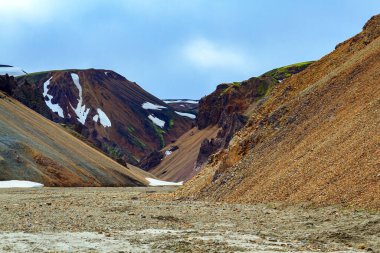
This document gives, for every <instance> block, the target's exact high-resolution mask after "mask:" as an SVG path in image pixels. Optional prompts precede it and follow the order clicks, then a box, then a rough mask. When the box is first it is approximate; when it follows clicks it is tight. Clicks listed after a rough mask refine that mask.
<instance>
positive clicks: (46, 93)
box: [13, 69, 193, 164]
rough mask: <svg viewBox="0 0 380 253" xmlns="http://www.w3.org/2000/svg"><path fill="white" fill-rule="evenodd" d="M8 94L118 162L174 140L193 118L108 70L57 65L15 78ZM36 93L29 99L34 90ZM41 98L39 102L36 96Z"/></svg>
mask: <svg viewBox="0 0 380 253" xmlns="http://www.w3.org/2000/svg"><path fill="white" fill-rule="evenodd" d="M17 81H18V87H17V89H16V90H15V91H14V94H13V96H14V97H15V98H17V99H18V100H19V101H21V102H23V103H24V104H26V105H27V106H29V107H30V108H32V109H34V110H35V111H37V112H38V113H40V114H42V115H44V116H45V117H47V118H49V119H52V120H53V121H55V122H59V123H64V124H66V125H68V126H69V127H71V128H72V129H74V130H75V131H77V132H78V133H80V134H81V135H83V136H84V137H85V138H87V139H89V140H90V141H91V142H92V143H93V144H94V145H96V146H97V147H99V148H101V149H102V150H103V151H105V152H106V153H107V154H109V155H110V156H111V157H113V158H114V159H116V160H117V161H119V162H121V163H125V162H129V163H132V164H137V162H138V161H139V160H140V158H141V157H142V156H143V155H146V154H147V153H149V152H151V151H152V150H157V149H160V148H162V147H164V146H165V144H166V143H170V142H171V141H175V140H176V139H177V138H178V137H179V136H180V135H182V134H183V133H184V132H185V131H187V130H188V129H190V127H191V125H192V122H193V120H192V119H190V118H189V117H186V116H182V115H180V114H178V113H176V112H175V111H174V110H173V109H171V108H170V107H169V106H168V105H167V104H165V103H164V102H162V101H161V100H160V99H158V98H156V97H154V96H153V95H151V94H149V93H148V92H146V91H145V90H143V89H142V88H141V87H140V86H138V85H137V84H136V83H133V82H130V81H128V80H127V79H126V78H124V77H123V76H121V75H119V74H117V73H115V72H113V71H110V70H96V69H88V70H74V69H73V70H62V71H47V72H40V73H32V74H28V75H25V76H21V77H18V78H17ZM36 90H37V92H38V93H39V94H40V95H41V97H42V100H41V99H40V98H38V96H37V99H34V98H33V97H32V95H33V94H34V93H35V92H36ZM41 101H42V102H41Z"/></svg>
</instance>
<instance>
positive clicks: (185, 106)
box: [163, 99, 199, 119]
mask: <svg viewBox="0 0 380 253" xmlns="http://www.w3.org/2000/svg"><path fill="white" fill-rule="evenodd" d="M163 101H164V102H165V103H167V104H168V105H170V107H171V108H173V109H174V110H176V111H178V112H181V113H187V116H188V117H190V118H194V119H195V116H196V115H197V114H198V104H199V100H192V99H164V100H163ZM185 115H186V114H185Z"/></svg>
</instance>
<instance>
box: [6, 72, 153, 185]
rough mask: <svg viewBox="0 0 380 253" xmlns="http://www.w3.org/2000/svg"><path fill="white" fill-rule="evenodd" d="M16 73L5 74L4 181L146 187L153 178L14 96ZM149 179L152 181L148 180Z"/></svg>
mask: <svg viewBox="0 0 380 253" xmlns="http://www.w3.org/2000/svg"><path fill="white" fill-rule="evenodd" d="M16 86H17V84H16V81H15V79H14V77H13V76H11V77H10V76H8V75H6V76H2V75H0V88H4V87H5V90H6V91H7V92H3V91H0V181H4V180H28V181H34V182H39V183H42V184H44V185H45V186H80V187H83V186H146V185H149V181H148V179H149V178H154V177H153V176H152V175H150V174H149V173H146V172H144V171H142V170H140V169H138V168H136V167H134V166H133V165H128V166H127V167H125V166H122V165H120V164H119V163H117V162H115V161H114V160H112V159H111V158H109V157H107V156H106V155H104V154H103V153H102V152H100V151H99V150H97V149H95V148H94V147H91V146H89V145H87V144H86V143H84V142H83V141H82V140H80V139H79V138H76V137H75V136H73V135H72V134H70V133H68V132H67V131H66V130H65V129H64V128H63V127H62V126H61V125H60V124H57V123H54V122H52V121H50V120H48V119H46V118H45V117H43V116H41V115H40V114H38V113H36V112H35V111H33V110H31V109H30V108H28V107H26V106H25V105H23V104H21V103H20V102H18V101H17V100H15V99H14V98H12V97H11V96H10V89H9V88H7V87H16ZM147 178H148V179H147Z"/></svg>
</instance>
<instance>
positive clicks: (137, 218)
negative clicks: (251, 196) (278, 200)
mask: <svg viewBox="0 0 380 253" xmlns="http://www.w3.org/2000/svg"><path fill="white" fill-rule="evenodd" d="M174 189H175V188H174V187H157V188H40V189H0V252H46V251H49V252H52V251H53V252H289V251H292V252H364V251H372V252H380V213H379V212H372V211H364V210H353V209H346V208H342V207H338V206H334V207H331V206H330V207H319V208H316V207H311V206H308V205H297V206H283V205H279V204H267V205H264V204H256V205H237V204H222V203H209V202H187V201H162V200H156V199H155V198H151V196H153V194H155V193H157V192H159V193H160V192H161V193H166V192H170V191H172V190H174Z"/></svg>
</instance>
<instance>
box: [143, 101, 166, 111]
mask: <svg viewBox="0 0 380 253" xmlns="http://www.w3.org/2000/svg"><path fill="white" fill-rule="evenodd" d="M142 108H144V109H145V110H161V109H166V107H165V106H161V105H155V104H152V103H150V102H145V103H144V104H142Z"/></svg>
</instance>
